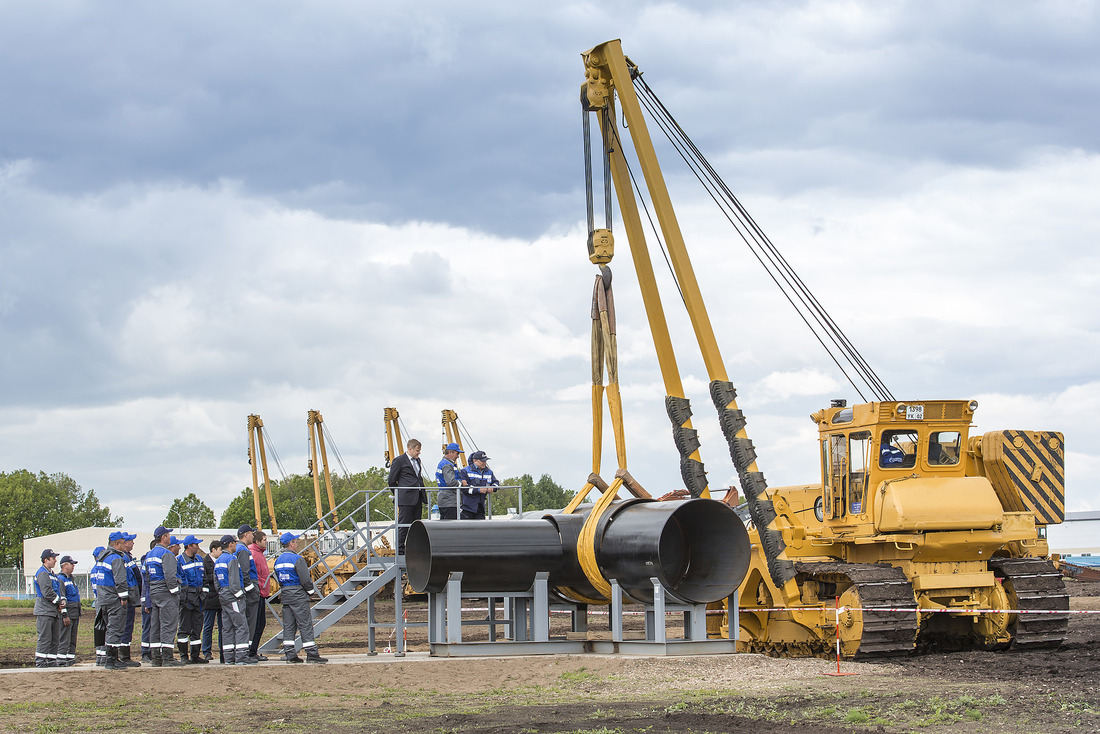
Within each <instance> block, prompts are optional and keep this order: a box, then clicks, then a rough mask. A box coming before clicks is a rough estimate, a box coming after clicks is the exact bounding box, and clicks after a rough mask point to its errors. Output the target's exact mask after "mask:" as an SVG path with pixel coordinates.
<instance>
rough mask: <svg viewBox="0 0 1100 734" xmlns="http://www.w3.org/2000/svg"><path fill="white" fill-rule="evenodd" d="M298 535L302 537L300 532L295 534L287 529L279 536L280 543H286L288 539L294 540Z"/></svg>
mask: <svg viewBox="0 0 1100 734" xmlns="http://www.w3.org/2000/svg"><path fill="white" fill-rule="evenodd" d="M300 537H302V536H301V534H299V535H295V534H294V533H292V532H289V531H287V532H285V533H283V534H282V535H280V536H279V542H280V543H282V544H283V545H286V544H287V543H289V542H290V541H292V540H296V539H298V538H300Z"/></svg>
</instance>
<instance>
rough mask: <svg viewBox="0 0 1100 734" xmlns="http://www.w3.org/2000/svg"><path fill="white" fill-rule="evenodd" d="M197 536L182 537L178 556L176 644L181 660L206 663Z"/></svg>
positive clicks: (200, 559)
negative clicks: (178, 593) (178, 614)
mask: <svg viewBox="0 0 1100 734" xmlns="http://www.w3.org/2000/svg"><path fill="white" fill-rule="evenodd" d="M198 552H199V539H198V538H196V537H195V536H194V535H188V536H187V537H186V538H184V539H183V552H182V553H180V556H179V575H180V626H179V633H178V637H176V647H177V648H178V649H179V653H180V660H182V661H184V662H188V661H189V662H190V663H191V664H192V665H199V664H202V663H206V659H205V658H204V657H203V656H202V583H203V570H202V557H201V556H199V555H198Z"/></svg>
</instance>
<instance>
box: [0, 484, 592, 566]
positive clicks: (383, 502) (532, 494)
mask: <svg viewBox="0 0 1100 734" xmlns="http://www.w3.org/2000/svg"><path fill="white" fill-rule="evenodd" d="M386 474H387V473H386V470H385V469H382V468H379V467H373V468H370V469H367V470H366V471H363V472H358V473H356V474H351V475H348V476H333V477H332V485H333V486H332V489H333V495H334V496H335V499H336V504H337V507H339V506H340V505H341V503H343V502H345V501H346V500H347V499H348V498H349V497H351V496H352V495H353V494H354V493H356V492H359V491H364V490H383V489H385V488H386ZM501 483H502V484H504V485H514V486H515V487H517V489H501V490H498V491H497V492H495V493H493V495H492V500H491V501H492V506H493V514H504V513H505V512H507V511H508V508H509V507H515V508H517V509H518V508H519V507H520V504H519V495H520V494H521V492H522V495H523V507H522V509H523V511H525V512H526V511H532V510H545V509H558V508H561V507H564V506H565V505H566V504H567V503H568V502H569V500H570V498H571V497H572V496H573V492H571V491H569V490H566V489H564V488H563V487H562V486H561V485H559V484H558V483H557V482H555V481H554V480H553V479H552V478H551V477H550V475H549V474H543V475H542V476H541V477H539V478H538V479H537V480H536V479H535V478H534V477H532V476H531V475H530V474H524V475H522V476H518V477H510V478H508V479H503V480H501ZM270 490H271V497H272V504H274V506H275V519H276V520H278V522H279V527H280V528H308V527H309V526H311V525H313V523H314V522H316V520H317V512H316V505H315V502H314V490H313V477H312V476H311V475H309V474H292V475H290V476H288V477H286V478H285V479H282V480H272V481H271V486H270ZM321 497H322V509H323V511H324V512H329V511H330V510H331V508H330V507H329V504H328V491H327V490H326V488H325V485H324V481H323V480H322V481H321ZM343 509H345V510H350V509H352V508H351V507H350V506H345V508H343ZM255 514H256V513H255V505H254V502H253V498H252V487H250V486H249V487H245V488H244V489H242V490H241V492H240V494H238V495H237V496H236V497H234V498H233V499H232V500H231V501H230V503H229V506H228V507H226V509H225V511H224V512H223V513H222V515H221V518H215V515H214V511H213V510H212V509H210V506H209V505H207V504H206V503H205V502H203V501H202V500H201V499H199V497H198V496H197V495H196V494H195V493H194V492H192V493H190V494H188V495H187V496H186V497H180V498H176V499H175V500H173V502H172V504H171V506H170V507H169V508H168V512H167V513H166V514H165V517H164V519H163V520H162V521H161V522H162V523H163V524H164V525H165V526H166V527H170V528H209V527H215V522H216V523H217V524H216V527H219V528H232V529H236V528H238V527H240V526H241V525H244V524H245V523H254V522H256V520H257V518H256V517H255ZM340 514H345V513H344V512H341V513H340ZM258 519H259V522H260V525H262V526H264V527H271V518H270V516H269V514H268V510H267V500H266V498H263V497H261V500H260V517H259V518H258ZM357 519H360V520H361V518H357ZM370 519H371V520H372V521H382V520H392V519H393V500H392V499H391V498H390V494H389V493H388V492H382V491H376V493H375V495H374V499H373V500H372V501H371V507H370ZM122 524H123V519H122V517H120V516H115V515H112V514H111V508H109V507H106V506H104V505H102V504H100V501H99V498H98V497H97V496H96V493H95V490H91V489H89V490H87V491H85V490H84V489H82V488H81V486H80V485H79V484H77V483H76V481H75V480H74V479H72V477H70V476H68V475H67V474H64V473H62V472H58V473H55V474H46V473H45V472H39V473H38V474H34V473H33V472H30V471H28V470H26V469H20V470H17V471H12V472H0V566H2V567H5V568H12V567H20V566H23V565H24V559H23V540H24V539H25V538H33V537H37V536H40V535H50V534H52V533H62V532H65V531H66V530H79V529H80V528H86V527H121V526H122ZM31 560H34V559H31Z"/></svg>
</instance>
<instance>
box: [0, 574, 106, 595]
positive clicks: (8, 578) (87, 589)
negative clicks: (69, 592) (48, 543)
mask: <svg viewBox="0 0 1100 734" xmlns="http://www.w3.org/2000/svg"><path fill="white" fill-rule="evenodd" d="M35 570H36V571H37V570H38V569H37V567H36V568H35ZM89 578H90V577H89V576H88V574H86V573H77V574H73V581H74V582H75V583H76V588H78V589H80V598H81V599H82V600H87V599H91V598H92V587H91V584H90V583H89ZM33 598H34V577H33V576H24V575H23V572H22V571H20V570H19V569H18V568H0V599H33Z"/></svg>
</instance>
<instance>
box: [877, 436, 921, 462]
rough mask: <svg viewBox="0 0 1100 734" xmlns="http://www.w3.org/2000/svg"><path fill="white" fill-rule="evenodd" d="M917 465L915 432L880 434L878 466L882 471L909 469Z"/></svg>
mask: <svg viewBox="0 0 1100 734" xmlns="http://www.w3.org/2000/svg"><path fill="white" fill-rule="evenodd" d="M916 463H917V432H916V431H911V430H891V431H883V432H882V440H881V441H880V442H879V459H878V465H879V466H880V467H882V468H883V469H909V468H911V467H913V466H915V465H916Z"/></svg>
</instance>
